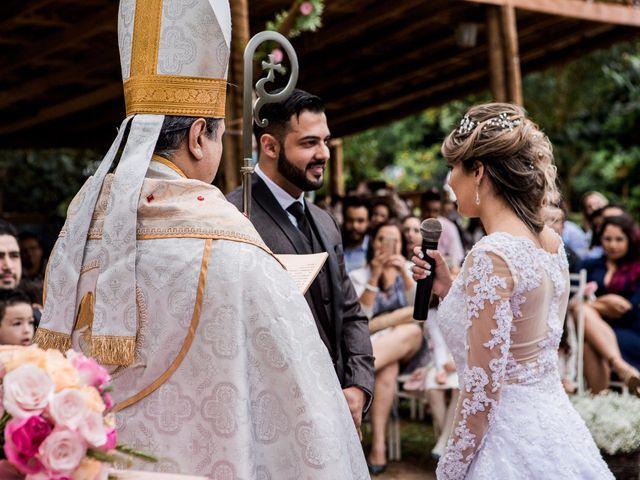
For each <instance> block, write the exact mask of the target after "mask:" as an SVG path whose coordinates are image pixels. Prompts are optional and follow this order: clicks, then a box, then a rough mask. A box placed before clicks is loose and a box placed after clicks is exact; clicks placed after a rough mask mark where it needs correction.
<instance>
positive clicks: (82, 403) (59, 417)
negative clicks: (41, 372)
mask: <svg viewBox="0 0 640 480" xmlns="http://www.w3.org/2000/svg"><path fill="white" fill-rule="evenodd" d="M88 412H89V409H88V407H87V402H86V400H85V395H84V394H83V393H82V392H81V391H79V390H76V389H65V390H62V391H60V392H59V393H56V394H54V395H53V397H52V398H51V403H50V404H49V413H50V414H51V418H53V420H54V421H55V423H56V425H60V426H62V427H67V428H69V429H70V430H77V429H78V427H79V426H80V424H81V423H82V422H83V421H84V417H85V416H86V415H87V413H88Z"/></svg>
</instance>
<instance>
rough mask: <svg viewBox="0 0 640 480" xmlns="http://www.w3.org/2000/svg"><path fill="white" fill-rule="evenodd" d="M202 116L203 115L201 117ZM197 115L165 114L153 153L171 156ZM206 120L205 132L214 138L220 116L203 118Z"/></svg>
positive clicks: (182, 140) (183, 139)
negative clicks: (179, 115)
mask: <svg viewBox="0 0 640 480" xmlns="http://www.w3.org/2000/svg"><path fill="white" fill-rule="evenodd" d="M203 118H204V117H203ZM197 119H198V117H178V116H172V115H166V116H165V117H164V122H163V123H162V130H160V136H159V137H158V141H157V142H156V148H155V150H154V153H156V154H157V155H160V156H161V157H167V158H169V157H171V155H172V154H173V153H174V152H175V151H176V150H178V149H179V148H180V145H182V142H184V141H185V138H186V137H187V133H188V132H189V128H191V125H192V124H193V122H195V121H196V120H197ZM205 120H206V122H207V134H208V136H209V138H215V136H216V133H217V131H218V126H219V125H220V121H221V120H222V119H220V118H205Z"/></svg>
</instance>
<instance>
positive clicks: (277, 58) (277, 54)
mask: <svg viewBox="0 0 640 480" xmlns="http://www.w3.org/2000/svg"><path fill="white" fill-rule="evenodd" d="M271 55H273V61H274V63H280V62H282V59H283V58H284V53H282V50H280V49H279V48H274V49H273V50H271Z"/></svg>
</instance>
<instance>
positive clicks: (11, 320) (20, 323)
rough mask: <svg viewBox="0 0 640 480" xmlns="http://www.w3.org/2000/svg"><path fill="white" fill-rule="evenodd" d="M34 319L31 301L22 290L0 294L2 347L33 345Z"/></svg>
mask: <svg viewBox="0 0 640 480" xmlns="http://www.w3.org/2000/svg"><path fill="white" fill-rule="evenodd" d="M33 332H34V319H33V309H32V308H31V300H30V299H29V297H28V296H27V295H26V294H25V293H24V292H22V291H21V290H10V291H4V292H2V293H1V294H0V345H23V346H27V345H31V342H32V341H33Z"/></svg>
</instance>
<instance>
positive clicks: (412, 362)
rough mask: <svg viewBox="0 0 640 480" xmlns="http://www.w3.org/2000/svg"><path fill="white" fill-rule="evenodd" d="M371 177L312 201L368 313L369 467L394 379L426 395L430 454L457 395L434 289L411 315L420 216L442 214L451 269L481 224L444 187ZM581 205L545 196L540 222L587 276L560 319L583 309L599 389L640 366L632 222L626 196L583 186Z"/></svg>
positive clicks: (587, 356) (588, 355) (639, 237)
mask: <svg viewBox="0 0 640 480" xmlns="http://www.w3.org/2000/svg"><path fill="white" fill-rule="evenodd" d="M372 183H373V185H372ZM372 183H370V184H369V185H372V186H373V188H366V187H361V188H359V189H358V190H357V191H356V192H354V194H352V195H350V196H347V197H344V198H334V199H332V201H329V200H328V199H327V198H318V199H317V204H318V205H320V206H321V207H322V208H324V209H326V210H328V211H329V212H330V213H331V214H333V215H334V216H335V217H336V219H337V220H338V222H339V224H340V225H341V228H342V236H343V247H344V258H345V268H346V270H347V272H348V273H349V276H350V278H351V280H352V282H353V284H354V287H355V290H356V293H357V294H358V295H359V298H360V304H361V306H362V308H363V310H364V312H365V313H366V314H367V315H368V316H369V318H370V322H369V330H370V334H371V342H372V346H373V353H374V356H375V359H376V360H375V375H376V377H375V380H376V381H375V392H374V401H373V405H372V407H371V411H370V414H369V416H370V421H371V427H372V446H371V451H370V453H369V464H370V465H373V466H374V467H375V465H384V464H385V463H386V452H385V441H386V439H385V432H386V431H387V423H388V421H389V417H390V415H391V414H392V412H393V408H394V406H393V405H394V404H393V402H394V398H395V393H396V389H397V388H398V386H399V385H400V386H401V387H402V388H404V389H405V390H407V391H410V392H416V393H417V394H420V395H424V397H425V398H426V399H427V401H428V404H429V407H430V410H431V414H432V418H433V421H434V427H435V431H436V432H437V433H438V434H439V437H438V441H437V444H436V446H435V448H434V449H433V451H432V455H433V456H434V457H436V458H437V457H439V456H440V455H442V453H443V452H444V449H445V446H446V440H447V438H448V436H449V433H450V431H449V429H448V428H447V427H448V426H449V425H451V415H452V414H453V411H454V408H455V404H456V401H457V394H458V390H457V387H458V380H457V376H456V372H455V366H454V364H453V361H452V358H451V355H450V353H449V352H448V350H447V347H446V345H445V343H444V341H443V339H442V335H441V333H440V331H439V330H438V327H437V324H436V321H435V317H436V315H437V304H438V299H437V298H432V302H431V309H430V311H429V317H428V319H427V322H426V323H425V325H424V328H421V327H420V326H418V325H417V324H416V323H415V322H413V319H412V313H413V299H414V296H415V282H414V281H413V279H412V278H411V275H410V270H409V268H410V266H411V262H410V258H411V257H412V255H413V251H414V248H415V247H416V246H419V245H421V243H422V236H421V234H420V225H421V222H422V221H423V220H424V219H427V218H436V219H438V220H439V221H440V223H441V224H442V227H443V228H442V235H441V237H440V241H439V244H438V250H439V251H440V252H441V253H442V254H443V256H444V257H445V259H446V261H447V263H448V264H449V266H450V267H451V269H452V271H453V272H454V273H455V272H457V271H459V269H460V266H461V264H462V262H463V260H464V257H465V255H466V253H467V252H468V251H469V250H470V249H471V248H472V247H473V245H474V244H475V243H476V242H477V241H478V240H479V239H480V238H482V236H484V234H485V232H484V230H483V228H482V225H481V224H480V222H479V221H478V220H477V219H463V218H461V217H460V215H459V214H458V212H457V209H456V205H455V200H456V199H455V197H454V196H453V192H451V191H450V190H449V189H447V188H446V187H445V189H443V190H438V189H430V190H427V191H425V192H422V193H418V192H412V193H410V194H409V195H406V196H403V197H401V196H400V195H399V194H398V193H397V192H395V191H394V190H393V188H391V187H388V186H385V185H378V184H377V182H372ZM580 206H581V212H580V214H581V220H580V221H578V222H574V221H572V220H570V218H569V212H568V209H567V207H566V205H565V204H564V203H562V204H559V205H554V206H549V207H548V208H547V209H546V211H545V223H546V225H547V226H548V227H550V228H551V229H553V230H554V231H555V232H556V233H557V234H558V235H560V236H561V237H562V239H563V243H564V253H565V254H566V256H567V261H568V264H569V269H570V272H572V273H577V272H579V271H580V270H582V269H584V270H585V271H586V275H587V279H588V282H589V283H588V284H587V286H586V287H585V288H584V291H581V292H579V295H581V296H584V298H586V302H577V301H575V299H574V301H573V302H572V303H571V305H570V308H569V311H568V312H567V321H569V322H574V320H572V319H575V318H576V317H577V315H578V312H577V311H576V308H577V307H578V305H580V308H583V309H584V318H585V353H584V372H585V380H586V385H587V388H589V389H590V390H592V391H593V392H599V391H601V390H604V389H606V388H608V387H609V385H610V382H611V380H612V379H614V380H616V379H618V380H622V381H624V380H625V377H626V376H629V375H633V374H634V373H636V372H637V369H640V250H639V245H640V228H639V227H638V225H637V224H636V223H635V222H634V219H633V217H632V215H631V214H630V213H629V212H628V211H627V210H626V209H625V208H624V206H622V205H617V204H613V203H611V202H609V200H608V199H607V198H606V197H605V196H604V195H603V194H601V193H599V192H588V193H587V194H585V195H584V196H583V197H582V199H581V202H580ZM567 331H570V332H571V331H573V332H575V324H574V323H572V325H571V328H565V335H564V338H563V341H562V344H561V351H560V354H561V355H560V362H561V365H560V369H561V372H562V374H563V376H564V378H563V383H564V385H565V389H566V390H567V391H568V392H569V393H572V392H574V391H575V390H576V383H577V379H576V368H575V361H576V357H575V355H576V352H575V350H576V341H575V338H574V339H573V341H571V339H570V338H568V337H569V335H568V334H567ZM374 473H375V472H374Z"/></svg>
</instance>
